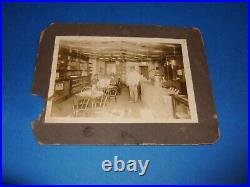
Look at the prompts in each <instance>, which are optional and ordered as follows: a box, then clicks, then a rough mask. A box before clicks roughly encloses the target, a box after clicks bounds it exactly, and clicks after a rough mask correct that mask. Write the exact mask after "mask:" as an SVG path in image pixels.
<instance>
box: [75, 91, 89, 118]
mask: <svg viewBox="0 0 250 187" xmlns="http://www.w3.org/2000/svg"><path fill="white" fill-rule="evenodd" d="M89 103H90V99H89V98H87V97H86V98H82V97H79V96H77V95H74V97H73V112H74V115H75V116H77V115H78V113H79V112H87V111H88V107H89Z"/></svg>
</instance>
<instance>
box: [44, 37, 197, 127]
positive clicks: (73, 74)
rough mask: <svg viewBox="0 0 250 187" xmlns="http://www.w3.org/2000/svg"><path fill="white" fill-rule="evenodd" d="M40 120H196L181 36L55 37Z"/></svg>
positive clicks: (186, 56) (186, 57) (185, 47)
mask: <svg viewBox="0 0 250 187" xmlns="http://www.w3.org/2000/svg"><path fill="white" fill-rule="evenodd" d="M45 122H49V123H198V116H197V109H196V103H195V95H194V90H193V83H192V75H191V70H190V63H189V57H188V49H187V44H186V40H185V39H171V38H141V37H100V36H56V39H55V45H54V52H53V62H52V67H51V77H50V84H49V92H48V98H47V106H46V115H45Z"/></svg>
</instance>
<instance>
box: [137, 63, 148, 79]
mask: <svg viewBox="0 0 250 187" xmlns="http://www.w3.org/2000/svg"><path fill="white" fill-rule="evenodd" d="M139 68H140V74H141V75H142V76H143V77H145V78H146V79H149V74H148V66H139Z"/></svg>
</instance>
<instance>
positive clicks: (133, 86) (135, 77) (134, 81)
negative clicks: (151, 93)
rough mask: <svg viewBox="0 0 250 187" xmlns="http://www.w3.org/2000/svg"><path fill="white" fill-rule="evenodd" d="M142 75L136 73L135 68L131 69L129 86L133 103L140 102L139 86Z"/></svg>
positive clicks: (128, 75) (128, 79) (128, 78)
mask: <svg viewBox="0 0 250 187" xmlns="http://www.w3.org/2000/svg"><path fill="white" fill-rule="evenodd" d="M140 77H141V76H140V74H139V73H138V72H137V71H135V67H134V66H131V67H130V72H129V73H128V74H127V85H128V86H129V94H130V99H131V102H137V100H138V85H139V82H140Z"/></svg>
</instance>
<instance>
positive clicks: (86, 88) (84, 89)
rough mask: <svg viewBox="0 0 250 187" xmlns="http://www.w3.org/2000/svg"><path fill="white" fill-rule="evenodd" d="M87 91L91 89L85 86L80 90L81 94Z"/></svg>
mask: <svg viewBox="0 0 250 187" xmlns="http://www.w3.org/2000/svg"><path fill="white" fill-rule="evenodd" d="M89 89H91V87H90V86H85V87H83V88H82V90H81V92H84V91H86V90H89Z"/></svg>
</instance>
